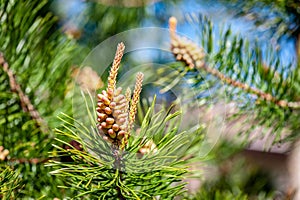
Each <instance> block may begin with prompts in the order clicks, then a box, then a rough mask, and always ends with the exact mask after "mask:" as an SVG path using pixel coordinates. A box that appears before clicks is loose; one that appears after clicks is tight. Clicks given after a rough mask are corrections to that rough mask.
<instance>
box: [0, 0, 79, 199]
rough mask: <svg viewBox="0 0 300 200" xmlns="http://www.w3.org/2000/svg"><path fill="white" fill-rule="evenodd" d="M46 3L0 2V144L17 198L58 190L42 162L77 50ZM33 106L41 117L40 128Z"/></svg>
mask: <svg viewBox="0 0 300 200" xmlns="http://www.w3.org/2000/svg"><path fill="white" fill-rule="evenodd" d="M47 6H48V1H46V0H43V1H6V0H1V1H0V18H1V24H0V46H1V47H0V52H1V53H3V55H4V58H5V60H6V62H7V64H8V69H4V67H3V66H0V82H1V87H0V96H1V98H0V107H1V109H0V113H1V116H3V117H2V118H1V120H0V132H1V134H0V145H1V146H4V147H5V148H7V149H8V150H9V151H10V154H9V156H8V161H6V163H7V164H8V163H9V164H10V165H11V167H12V168H14V169H18V171H19V173H20V177H21V183H22V185H24V186H23V187H22V188H21V189H20V190H19V191H18V197H19V198H22V199H24V198H25V197H26V198H29V197H31V198H40V197H42V196H48V197H49V198H51V197H53V198H54V197H60V196H61V195H62V192H61V190H57V189H53V186H55V185H57V184H58V183H59V181H58V180H56V179H54V178H53V177H51V176H50V175H49V173H48V172H49V169H48V168H45V167H44V166H43V162H45V161H46V160H47V157H48V153H47V152H48V151H49V150H50V149H51V148H52V147H51V143H52V142H53V139H52V138H53V135H52V131H51V129H52V128H54V127H55V126H56V122H55V121H53V114H54V113H55V112H57V111H59V110H61V111H65V112H70V107H69V106H68V105H69V103H67V102H64V100H65V92H66V88H67V81H68V80H69V79H70V77H69V76H68V75H67V74H70V70H69V69H70V66H71V64H72V56H75V53H76V52H75V51H74V49H75V44H74V41H71V40H68V39H67V38H66V37H65V36H63V35H62V33H61V31H59V30H57V17H55V16H54V15H53V14H51V13H49V12H48V11H47ZM9 74H13V75H12V76H9ZM18 87H19V88H20V89H19V90H18V89H16V88H18ZM19 91H22V92H23V94H20V92H19ZM28 102H30V104H31V105H32V107H31V106H29V103H28ZM26 104H27V105H26ZM28 108H30V109H28ZM32 111H37V112H38V113H39V115H40V117H41V118H42V120H44V121H45V124H44V125H43V127H41V124H39V123H38V119H37V118H39V117H34V116H33V115H32ZM10 159H11V160H10Z"/></svg>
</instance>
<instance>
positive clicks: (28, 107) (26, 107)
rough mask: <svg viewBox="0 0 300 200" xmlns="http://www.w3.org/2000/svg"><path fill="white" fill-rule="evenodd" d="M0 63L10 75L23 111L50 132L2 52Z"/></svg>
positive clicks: (12, 87)
mask: <svg viewBox="0 0 300 200" xmlns="http://www.w3.org/2000/svg"><path fill="white" fill-rule="evenodd" d="M0 65H1V66H2V68H3V70H4V71H5V72H6V73H7V75H8V77H9V85H10V89H11V91H12V92H14V93H16V94H17V95H18V96H19V98H20V102H21V106H22V108H23V111H24V112H27V113H29V115H30V116H31V118H32V119H33V120H35V122H36V124H37V125H38V126H39V127H40V128H41V129H42V131H43V132H48V131H49V127H48V126H47V123H46V122H45V120H44V119H43V118H42V117H41V115H40V113H39V112H38V110H37V109H36V108H35V107H34V106H33V104H32V103H31V101H30V99H29V98H28V96H27V95H26V94H25V93H24V92H23V90H22V88H21V86H20V84H18V82H17V79H16V76H15V74H14V73H13V71H12V70H11V69H10V67H9V64H8V63H7V61H6V60H5V58H4V55H3V53H2V52H0Z"/></svg>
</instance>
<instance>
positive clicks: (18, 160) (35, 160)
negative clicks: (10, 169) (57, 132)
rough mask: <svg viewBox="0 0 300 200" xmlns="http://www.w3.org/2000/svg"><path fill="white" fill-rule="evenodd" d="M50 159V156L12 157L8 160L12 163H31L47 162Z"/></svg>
mask: <svg viewBox="0 0 300 200" xmlns="http://www.w3.org/2000/svg"><path fill="white" fill-rule="evenodd" d="M48 160H50V158H30V159H26V158H11V159H9V160H7V161H8V162H10V163H12V162H14V163H19V164H26V163H30V164H35V165H36V164H43V163H46V162H47V161H48Z"/></svg>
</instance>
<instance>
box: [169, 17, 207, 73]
mask: <svg viewBox="0 0 300 200" xmlns="http://www.w3.org/2000/svg"><path fill="white" fill-rule="evenodd" d="M176 25H177V20H176V18H175V17H171V18H170V19H169V29H170V35H171V51H172V52H173V54H174V55H175V57H176V60H178V61H183V62H185V63H186V65H187V66H188V67H189V68H190V69H194V68H198V69H199V68H201V67H203V66H204V64H205V62H204V57H205V53H204V50H203V49H202V48H200V47H198V46H197V45H196V44H195V43H193V42H192V41H190V40H188V39H187V38H185V37H181V36H178V35H177V34H176Z"/></svg>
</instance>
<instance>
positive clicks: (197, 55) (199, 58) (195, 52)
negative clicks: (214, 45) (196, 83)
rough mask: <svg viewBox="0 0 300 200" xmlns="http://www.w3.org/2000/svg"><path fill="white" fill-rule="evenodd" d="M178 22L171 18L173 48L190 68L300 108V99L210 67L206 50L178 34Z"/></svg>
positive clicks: (269, 100) (269, 98)
mask: <svg viewBox="0 0 300 200" xmlns="http://www.w3.org/2000/svg"><path fill="white" fill-rule="evenodd" d="M176 24H177V20H176V18H175V17H171V18H170V19H169V29H170V35H171V50H172V52H173V54H174V56H175V57H176V59H177V60H179V61H183V62H184V63H185V64H186V65H187V66H188V67H189V68H190V69H194V68H196V69H202V70H204V71H206V72H207V73H209V74H211V75H213V76H215V77H217V78H218V79H220V80H221V81H223V82H225V83H226V84H228V85H231V86H233V87H236V88H240V89H242V90H243V91H245V92H247V93H251V94H254V95H256V96H257V97H259V98H261V99H263V100H265V101H268V102H272V103H274V104H276V105H278V106H279V107H282V108H292V109H300V101H296V102H292V101H287V100H282V99H277V98H276V97H274V96H273V95H272V94H270V93H267V92H263V91H262V90H260V89H257V88H255V87H251V86H249V85H248V84H246V83H242V82H240V81H237V80H234V79H232V78H230V77H228V76H226V75H225V74H223V73H222V72H220V71H219V70H218V69H214V68H211V67H209V66H208V65H207V64H206V63H205V62H204V57H205V54H204V51H203V49H202V48H200V47H198V46H197V45H196V44H195V43H193V42H192V41H189V40H188V39H187V38H184V37H180V36H178V35H177V34H176Z"/></svg>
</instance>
